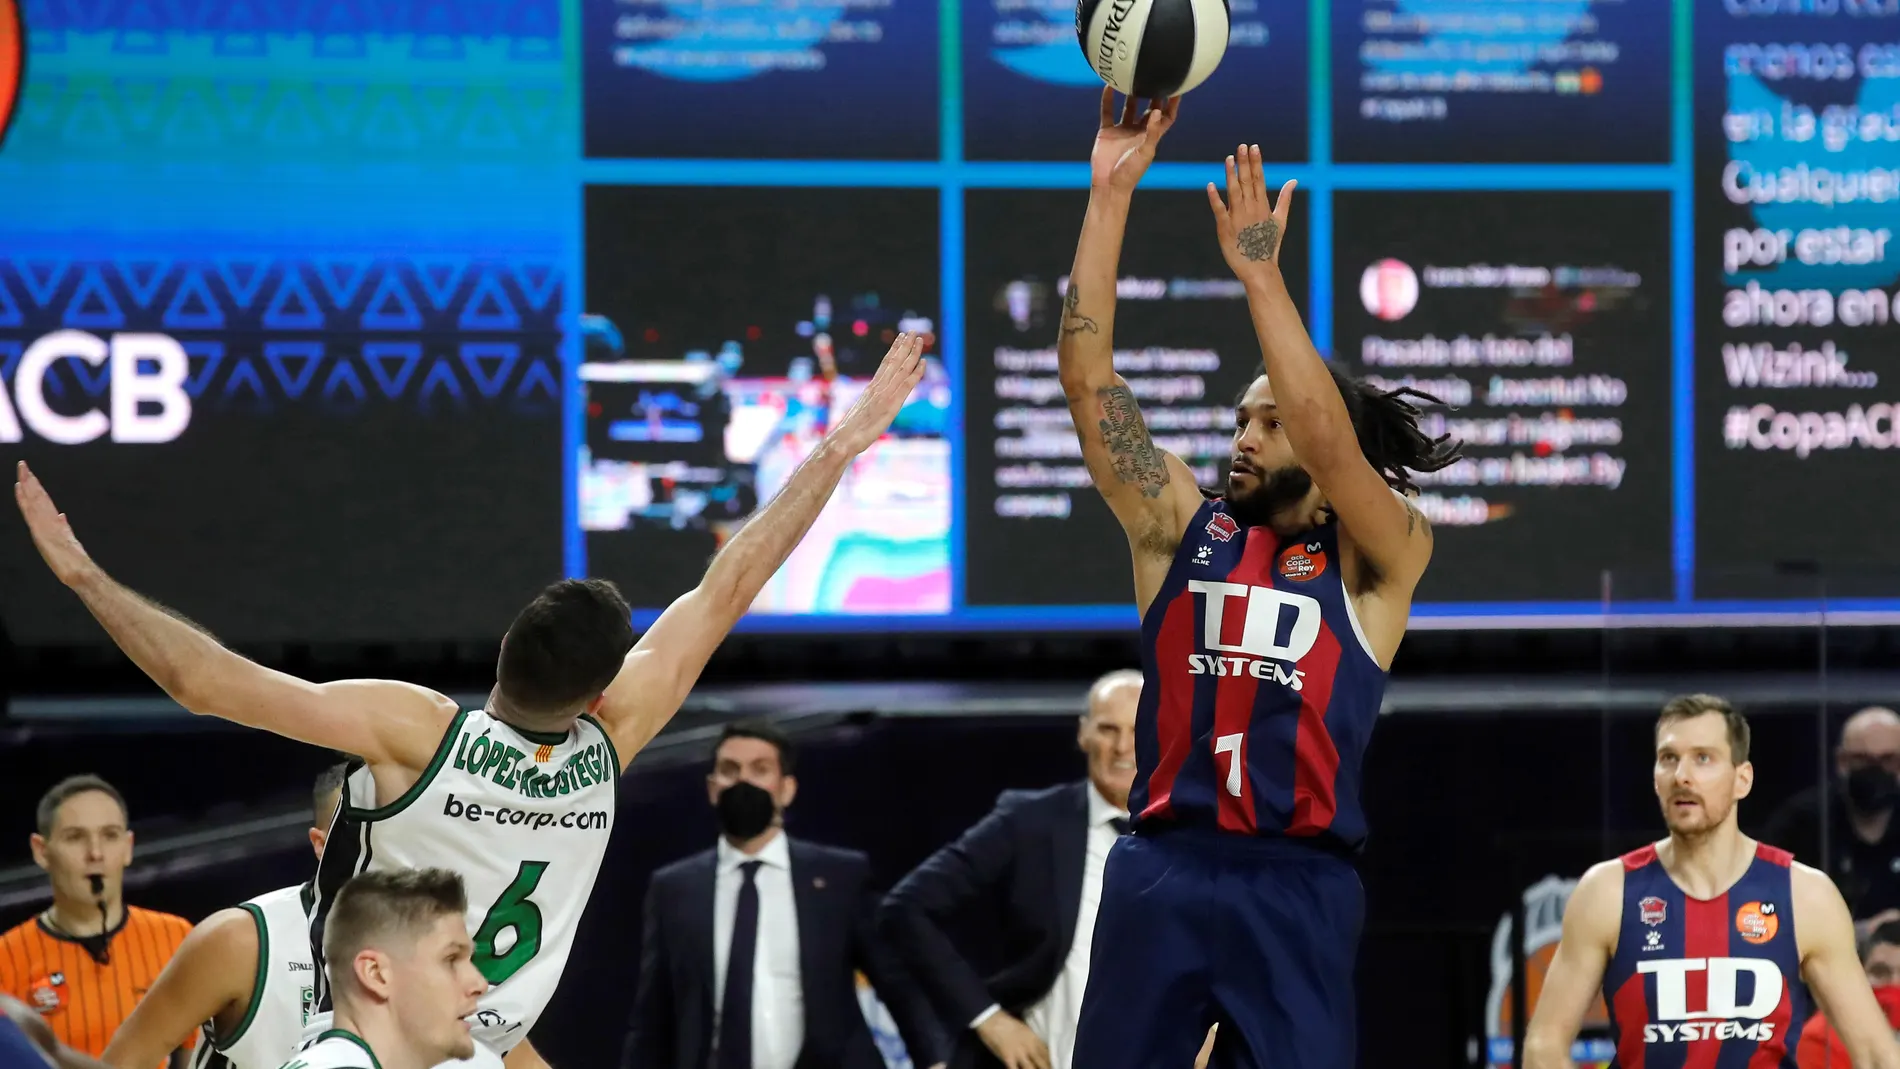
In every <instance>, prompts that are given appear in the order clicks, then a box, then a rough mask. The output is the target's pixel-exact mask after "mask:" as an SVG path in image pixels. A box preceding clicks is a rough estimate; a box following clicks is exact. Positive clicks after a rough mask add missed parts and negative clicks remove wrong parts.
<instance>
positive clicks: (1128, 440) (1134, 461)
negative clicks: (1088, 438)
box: [1095, 386, 1168, 497]
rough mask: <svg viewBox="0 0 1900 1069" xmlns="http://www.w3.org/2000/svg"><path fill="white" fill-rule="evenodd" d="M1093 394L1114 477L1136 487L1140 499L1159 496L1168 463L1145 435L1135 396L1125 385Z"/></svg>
mask: <svg viewBox="0 0 1900 1069" xmlns="http://www.w3.org/2000/svg"><path fill="white" fill-rule="evenodd" d="M1095 395H1096V397H1098V398H1100V400H1101V402H1102V419H1101V422H1100V423H1099V424H1098V426H1099V427H1100V429H1101V432H1102V444H1104V445H1106V446H1107V447H1108V457H1109V461H1110V462H1111V463H1113V464H1114V465H1115V478H1117V479H1119V480H1121V481H1122V482H1124V483H1128V484H1130V485H1133V486H1135V487H1136V488H1138V489H1139V490H1140V491H1141V496H1143V497H1160V496H1161V488H1162V487H1164V486H1166V485H1168V460H1167V457H1166V455H1165V454H1163V453H1162V452H1161V450H1159V449H1157V448H1155V443H1154V439H1153V438H1151V437H1149V436H1148V425H1147V424H1146V423H1145V422H1143V421H1142V418H1141V409H1140V408H1139V407H1137V406H1136V404H1135V395H1134V394H1132V393H1130V392H1129V391H1128V387H1126V386H1110V387H1108V388H1107V389H1105V390H1098V391H1096V394H1095Z"/></svg>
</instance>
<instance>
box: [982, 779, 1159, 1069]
mask: <svg viewBox="0 0 1900 1069" xmlns="http://www.w3.org/2000/svg"><path fill="white" fill-rule="evenodd" d="M1127 819H1128V810H1126V809H1117V808H1115V806H1114V805H1113V804H1112V803H1110V802H1109V800H1108V799H1106V798H1104V797H1102V792H1101V791H1099V790H1096V788H1095V784H1094V782H1093V781H1091V782H1090V783H1089V837H1088V848H1087V853H1085V854H1084V855H1083V858H1082V896H1081V898H1080V899H1079V900H1078V903H1077V908H1076V911H1075V938H1074V939H1073V940H1072V941H1071V942H1070V943H1069V956H1068V957H1067V958H1065V959H1063V962H1062V972H1061V973H1060V974H1058V975H1057V976H1056V982H1055V986H1054V987H1051V988H1050V989H1049V993H1048V994H1047V995H1044V996H1043V997H1042V1001H1040V1002H1038V1003H1036V1004H1035V1005H1034V1006H1031V1007H1029V1010H1028V1011H1027V1012H1026V1013H1024V1014H1023V1023H1024V1024H1026V1025H1028V1026H1029V1030H1030V1031H1031V1032H1034V1033H1035V1034H1036V1038H1037V1039H1040V1040H1042V1042H1043V1045H1045V1046H1047V1047H1048V1048H1049V1064H1050V1065H1051V1067H1052V1069H1070V1066H1071V1064H1072V1063H1073V1061H1074V1058H1075V1027H1076V1024H1077V1023H1078V1022H1079V1021H1080V1020H1081V1018H1082V994H1083V992H1085V991H1087V990H1088V986H1089V948H1090V946H1091V945H1093V943H1094V941H1095V911H1096V910H1097V908H1099V907H1100V905H1101V903H1102V869H1103V868H1104V867H1105V866H1107V864H1108V851H1109V848H1110V847H1112V846H1114V845H1115V840H1116V839H1117V838H1118V837H1119V836H1120V833H1118V832H1117V831H1116V830H1115V828H1114V825H1113V824H1112V823H1111V822H1112V821H1116V820H1127ZM1000 1008H1001V1007H997V1006H991V1007H990V1008H989V1009H987V1010H984V1011H983V1012H982V1013H980V1014H978V1015H977V1018H976V1020H974V1021H971V1022H970V1027H971V1028H975V1027H976V1026H977V1025H980V1024H982V1023H983V1022H984V1021H987V1020H989V1019H990V1016H991V1015H992V1014H994V1013H996V1012H997V1011H998V1010H999V1009H1000Z"/></svg>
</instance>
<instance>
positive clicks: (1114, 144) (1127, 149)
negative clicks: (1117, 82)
mask: <svg viewBox="0 0 1900 1069" xmlns="http://www.w3.org/2000/svg"><path fill="white" fill-rule="evenodd" d="M1136 107H1137V101H1136V99H1135V98H1134V97H1129V98H1128V99H1127V100H1126V101H1125V102H1124V103H1123V105H1122V117H1121V121H1120V122H1116V121H1115V90H1113V89H1111V88H1109V87H1107V86H1103V87H1102V125H1101V128H1100V129H1098V130H1097V131H1096V132H1095V151H1093V152H1091V153H1089V188H1091V189H1112V190H1114V191H1116V192H1118V193H1133V192H1134V191H1135V186H1136V184H1137V183H1139V182H1140V181H1141V176H1142V175H1144V174H1146V173H1148V165H1149V164H1151V163H1153V162H1154V159H1155V146H1157V145H1159V144H1160V143H1161V138H1162V135H1164V134H1166V133H1167V132H1168V130H1169V128H1170V127H1172V126H1173V125H1174V116H1175V113H1176V112H1178V111H1179V110H1180V109H1181V98H1180V97H1173V98H1171V99H1168V100H1165V101H1163V100H1150V101H1149V102H1148V110H1147V111H1145V112H1143V113H1142V114H1140V115H1139V116H1138V115H1136V114H1135V109H1136Z"/></svg>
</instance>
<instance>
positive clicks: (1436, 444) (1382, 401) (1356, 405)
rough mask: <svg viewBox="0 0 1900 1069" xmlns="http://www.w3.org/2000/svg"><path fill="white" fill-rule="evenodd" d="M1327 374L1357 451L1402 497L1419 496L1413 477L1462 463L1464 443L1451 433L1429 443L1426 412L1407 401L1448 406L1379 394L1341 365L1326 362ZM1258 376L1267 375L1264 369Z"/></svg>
mask: <svg viewBox="0 0 1900 1069" xmlns="http://www.w3.org/2000/svg"><path fill="white" fill-rule="evenodd" d="M1326 370H1327V371H1328V372H1330V373H1331V374H1332V376H1333V384H1334V385H1336V386H1338V387H1339V396H1340V397H1342V398H1344V399H1345V401H1346V415H1347V416H1349V417H1350V418H1351V419H1352V430H1353V434H1354V436H1356V437H1357V438H1358V439H1359V451H1360V452H1361V453H1364V454H1365V455H1366V459H1367V460H1368V461H1371V462H1372V468H1373V470H1374V471H1377V472H1378V473H1379V474H1380V475H1382V476H1384V477H1385V481H1386V483H1387V484H1388V485H1390V486H1391V487H1392V489H1394V490H1397V491H1399V492H1400V493H1411V492H1413V491H1416V490H1417V489H1418V488H1419V487H1418V484H1417V483H1415V482H1413V481H1412V472H1415V471H1439V470H1442V469H1444V468H1449V467H1451V466H1452V465H1453V464H1455V463H1457V462H1458V461H1459V460H1462V459H1463V458H1464V453H1463V452H1462V451H1461V447H1462V446H1463V444H1464V443H1462V442H1455V441H1452V438H1451V435H1449V434H1441V435H1439V436H1438V437H1436V438H1427V437H1426V436H1425V432H1424V431H1421V430H1419V429H1418V417H1419V416H1420V415H1422V414H1423V413H1422V411H1421V410H1420V409H1419V407H1418V406H1417V405H1415V404H1413V403H1412V402H1411V401H1408V400H1406V398H1417V399H1418V400H1420V401H1425V402H1427V403H1430V404H1434V405H1442V404H1444V403H1445V402H1444V401H1442V400H1440V399H1439V398H1437V397H1434V396H1433V395H1431V394H1429V393H1425V392H1424V391H1422V390H1415V389H1413V388H1412V387H1410V386H1401V387H1399V388H1398V389H1396V390H1381V389H1379V388H1378V387H1376V386H1374V385H1372V384H1371V383H1369V382H1365V381H1363V380H1361V379H1356V378H1354V377H1353V376H1352V375H1351V374H1350V373H1348V372H1347V371H1346V369H1345V368H1343V367H1341V366H1340V364H1339V362H1338V361H1337V360H1328V361H1326ZM1260 374H1262V375H1264V374H1266V369H1265V368H1264V367H1262V368H1261V370H1260Z"/></svg>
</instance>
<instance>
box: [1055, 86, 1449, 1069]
mask: <svg viewBox="0 0 1900 1069" xmlns="http://www.w3.org/2000/svg"><path fill="white" fill-rule="evenodd" d="M1178 106H1179V102H1178V100H1170V101H1167V102H1165V103H1164V102H1161V101H1155V102H1153V103H1152V104H1151V105H1150V107H1149V108H1148V110H1147V112H1146V113H1145V114H1141V115H1137V114H1136V103H1135V101H1133V100H1130V101H1128V102H1127V105H1126V107H1125V108H1124V109H1123V111H1122V116H1121V120H1120V121H1119V122H1116V121H1115V120H1114V117H1113V113H1112V107H1113V98H1112V95H1111V94H1110V93H1108V92H1104V93H1103V95H1102V114H1101V128H1100V131H1099V132H1098V134H1097V135H1096V142H1095V150H1094V153H1093V156H1092V158H1091V161H1090V171H1091V175H1090V177H1091V188H1090V193H1089V206H1088V213H1087V215H1086V216H1085V218H1084V221H1083V225H1082V236H1081V241H1080V243H1079V244H1078V245H1077V248H1076V254H1075V266H1074V269H1073V271H1072V272H1071V274H1070V276H1069V288H1068V292H1067V294H1066V296H1065V300H1064V305H1063V322H1062V335H1061V338H1060V341H1059V342H1058V348H1057V359H1058V365H1059V369H1060V374H1061V379H1062V384H1063V388H1064V390H1065V392H1066V393H1067V396H1068V401H1069V412H1070V414H1071V416H1073V418H1074V420H1075V427H1076V433H1077V435H1078V436H1079V437H1080V438H1081V444H1082V455H1083V457H1084V458H1085V459H1086V460H1087V462H1088V467H1089V472H1090V474H1091V475H1092V476H1093V478H1094V481H1095V486H1096V489H1098V490H1099V491H1101V494H1102V496H1103V497H1104V498H1105V499H1107V502H1108V506H1109V508H1110V510H1112V511H1113V512H1114V514H1115V517H1116V519H1118V520H1119V521H1120V522H1121V525H1122V528H1123V530H1125V531H1126V532H1127V535H1128V544H1129V549H1130V551H1131V552H1132V554H1133V556H1134V573H1135V574H1134V579H1135V603H1136V606H1137V607H1138V608H1139V609H1140V611H1141V614H1142V639H1143V654H1142V670H1143V675H1144V682H1143V685H1142V692H1141V704H1140V707H1139V710H1138V713H1137V719H1136V728H1135V740H1136V741H1135V761H1136V773H1135V784H1134V788H1133V790H1132V791H1131V792H1130V795H1129V801H1128V808H1129V810H1130V812H1131V813H1132V814H1134V819H1133V821H1132V826H1133V831H1134V834H1132V835H1126V836H1123V837H1122V838H1121V839H1120V840H1119V841H1118V842H1117V844H1116V845H1115V847H1114V848H1113V851H1112V852H1111V853H1110V855H1109V859H1108V864H1107V868H1106V871H1105V873H1104V876H1103V886H1102V892H1101V906H1100V912H1099V914H1098V920H1097V922H1096V932H1097V933H1098V934H1099V935H1100V936H1101V938H1098V939H1096V941H1095V943H1094V948H1095V949H1094V950H1093V951H1092V957H1091V960H1090V968H1089V979H1088V991H1087V994H1086V996H1085V997H1084V999H1083V1004H1082V1015H1081V1023H1080V1026H1079V1030H1078V1036H1077V1045H1076V1053H1075V1064H1076V1065H1078V1066H1086V1067H1087V1069H1151V1067H1153V1066H1166V1065H1188V1064H1190V1063H1191V1062H1192V1060H1193V1058H1194V1054H1195V1050H1196V1048H1198V1047H1199V1046H1200V1044H1201V1042H1202V1039H1203V1037H1204V1036H1205V1035H1206V1033H1207V1029H1208V1027H1209V1025H1212V1024H1218V1025H1219V1026H1220V1027H1219V1031H1218V1033H1217V1037H1216V1039H1215V1042H1214V1051H1213V1064H1214V1065H1215V1066H1220V1067H1227V1066H1263V1065H1264V1066H1271V1067H1273V1069H1300V1067H1326V1069H1333V1067H1341V1069H1343V1067H1347V1066H1351V1065H1353V1064H1354V1046H1355V1034H1356V1025H1355V1023H1354V1009H1353V958H1354V955H1355V953H1356V949H1357V943H1358V938H1359V927H1360V920H1361V914H1362V912H1363V898H1364V892H1363V889H1362V888H1361V886H1360V883H1359V878H1358V875H1357V873H1356V872H1355V871H1354V868H1353V864H1352V861H1351V858H1352V857H1353V855H1354V854H1355V853H1356V852H1357V851H1358V849H1359V847H1360V845H1361V843H1362V841H1363V840H1364V838H1365V834H1366V827H1365V815H1364V813H1363V812H1362V811H1361V809H1360V805H1359V768H1360V762H1361V758H1362V756H1363V754H1364V752H1365V746H1366V740H1367V737H1368V736H1369V735H1370V734H1371V732H1372V725H1373V721H1374V719H1375V718H1376V717H1377V716H1378V712H1379V705H1380V700H1381V697H1382V695H1383V693H1384V690H1385V680H1386V672H1387V669H1388V668H1389V667H1390V665H1391V663H1392V658H1393V655H1394V654H1395V653H1397V651H1398V647H1399V640H1400V638H1401V637H1403V635H1404V634H1405V626H1406V620H1407V617H1408V615H1409V612H1410V608H1411V601H1412V591H1413V589H1414V588H1415V587H1416V586H1417V584H1418V581H1419V577H1420V576H1421V575H1423V574H1424V571H1425V565H1426V562H1427V561H1428V560H1429V559H1430V558H1431V550H1432V532H1431V525H1430V524H1428V523H1426V522H1425V518H1424V516H1423V515H1421V514H1420V513H1419V510H1418V508H1417V507H1416V506H1415V505H1413V504H1412V503H1411V501H1410V500H1408V499H1407V498H1406V497H1405V496H1404V493H1403V492H1404V491H1406V490H1410V489H1413V486H1412V483H1411V480H1410V477H1409V472H1410V471H1436V470H1438V469H1440V468H1443V467H1445V466H1447V465H1449V464H1451V463H1452V462H1453V461H1454V460H1456V459H1457V456H1458V454H1457V451H1456V449H1455V448H1453V447H1452V446H1451V445H1449V444H1448V443H1446V442H1445V441H1444V440H1442V439H1440V440H1436V441H1434V440H1432V439H1429V438H1427V437H1426V436H1425V435H1424V434H1422V433H1421V432H1420V431H1419V429H1418V426H1417V415H1418V411H1417V410H1416V409H1415V408H1413V407H1412V406H1411V405H1409V404H1408V403H1406V402H1405V401H1404V400H1403V399H1402V397H1401V396H1400V395H1398V394H1390V393H1382V392H1379V391H1376V390H1373V389H1371V388H1369V387H1367V386H1366V385H1364V384H1362V383H1359V382H1357V381H1355V380H1353V379H1351V378H1349V377H1347V376H1345V375H1344V374H1342V373H1341V372H1339V371H1338V370H1336V369H1335V368H1333V367H1331V366H1329V365H1328V364H1327V362H1326V361H1324V360H1322V359H1320V356H1319V354H1318V353H1317V352H1316V351H1315V350H1314V348H1313V345H1312V342H1311V341H1310V340H1309V339H1308V338H1307V335H1306V330H1305V327H1304V326H1303V325H1302V324H1301V322H1300V316H1299V313H1298V311H1297V310H1296V309H1295V308H1294V305H1293V300H1292V298H1291V297H1290V296H1289V295H1288V293H1287V289H1286V284H1285V281H1284V279H1283V278H1282V277H1281V275H1280V267H1279V248H1280V237H1281V235H1282V234H1283V233H1284V231H1285V227H1286V222H1287V216H1288V212H1289V209H1290V202H1291V196H1290V194H1291V190H1292V185H1291V183H1289V184H1288V186H1287V188H1286V189H1284V190H1282V191H1281V194H1280V197H1279V200H1278V203H1277V204H1275V203H1273V202H1270V201H1269V199H1268V197H1267V191H1266V185H1265V182H1264V180H1263V178H1262V176H1261V169H1260V156H1259V150H1258V149H1257V148H1253V149H1247V148H1245V147H1243V149H1242V151H1241V152H1240V153H1239V154H1237V155H1236V156H1234V157H1230V158H1229V159H1228V161H1227V200H1226V202H1225V203H1223V202H1222V200H1221V198H1220V196H1219V194H1218V192H1217V191H1216V190H1215V189H1214V187H1213V186H1211V185H1210V186H1209V187H1208V196H1209V198H1210V201H1211V203H1212V205H1213V209H1214V214H1215V220H1216V224H1217V226H1216V230H1217V234H1218V236H1219V238H1220V244H1221V253H1222V255H1223V256H1225V257H1226V260H1227V263H1228V265H1229V266H1230V267H1231V268H1232V269H1233V271H1234V273H1235V275H1236V276H1237V277H1238V278H1239V279H1240V280H1241V281H1242V282H1243V283H1244V284H1245V287H1246V292H1247V299H1248V306H1249V308H1250V310H1251V312H1252V315H1253V322H1254V328H1255V332H1256V334H1257V335H1258V337H1259V342H1260V349H1261V353H1262V355H1263V357H1264V363H1265V367H1264V370H1265V374H1263V375H1261V376H1259V377H1257V378H1256V379H1255V380H1254V381H1253V383H1252V385H1250V386H1249V387H1248V388H1247V390H1246V392H1245V394H1244V395H1243V396H1242V397H1241V398H1240V402H1239V404H1238V406H1237V407H1236V408H1235V411H1234V446H1233V460H1232V467H1231V470H1230V472H1229V475H1228V478H1227V486H1226V488H1225V490H1224V492H1223V493H1222V494H1221V495H1220V496H1217V497H1212V498H1208V497H1205V496H1204V495H1203V494H1202V493H1201V491H1200V489H1199V488H1198V487H1197V486H1196V485H1195V483H1194V475H1193V473H1192V472H1191V471H1190V470H1189V469H1188V467H1187V465H1185V464H1184V463H1182V461H1181V460H1180V459H1179V458H1177V457H1175V456H1173V455H1171V454H1169V453H1167V452H1165V451H1164V450H1162V449H1159V448H1157V447H1156V446H1155V443H1154V441H1153V439H1152V438H1151V437H1150V436H1149V434H1148V428H1147V426H1146V425H1145V424H1144V423H1143V421H1142V417H1141V412H1140V411H1139V409H1138V408H1137V407H1136V405H1135V399H1134V395H1133V394H1132V393H1131V392H1130V391H1129V388H1128V385H1127V383H1125V382H1123V381H1122V379H1121V377H1120V376H1119V375H1117V374H1116V373H1115V368H1114V361H1113V356H1112V353H1113V345H1112V342H1111V336H1112V334H1113V330H1114V316H1115V278H1116V268H1117V261H1118V260H1119V258H1120V252H1121V243H1122V234H1123V231H1124V229H1125V227H1126V224H1127V218H1128V210H1129V202H1130V198H1131V196H1132V194H1133V192H1134V188H1135V185H1136V183H1137V182H1138V181H1139V180H1140V178H1141V175H1142V173H1143V172H1144V171H1145V170H1146V169H1147V167H1148V164H1149V162H1150V161H1152V160H1153V158H1154V150H1155V145H1156V143H1157V142H1158V141H1159V140H1160V138H1161V136H1162V135H1163V134H1165V133H1166V132H1167V130H1168V128H1169V127H1170V126H1171V125H1172V124H1173V122H1174V117H1175V112H1176V109H1177V108H1178Z"/></svg>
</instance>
